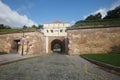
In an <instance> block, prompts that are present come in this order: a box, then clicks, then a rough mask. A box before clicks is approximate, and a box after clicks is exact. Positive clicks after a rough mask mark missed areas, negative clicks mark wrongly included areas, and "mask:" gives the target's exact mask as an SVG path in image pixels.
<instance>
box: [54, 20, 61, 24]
mask: <svg viewBox="0 0 120 80" xmlns="http://www.w3.org/2000/svg"><path fill="white" fill-rule="evenodd" d="M52 23H53V24H59V23H62V22H61V21H54V22H52Z"/></svg>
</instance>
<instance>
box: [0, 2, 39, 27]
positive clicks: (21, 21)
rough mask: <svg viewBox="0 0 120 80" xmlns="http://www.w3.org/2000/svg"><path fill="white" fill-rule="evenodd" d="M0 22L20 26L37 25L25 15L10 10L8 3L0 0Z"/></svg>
mask: <svg viewBox="0 0 120 80" xmlns="http://www.w3.org/2000/svg"><path fill="white" fill-rule="evenodd" d="M0 24H5V25H9V26H11V27H22V26H23V25H27V26H31V25H37V24H36V23H35V22H33V21H32V20H30V19H29V18H28V17H27V16H26V15H20V14H19V13H18V12H17V11H14V10H12V9H11V8H10V7H9V6H8V5H6V4H4V3H3V2H2V1H1V0H0Z"/></svg>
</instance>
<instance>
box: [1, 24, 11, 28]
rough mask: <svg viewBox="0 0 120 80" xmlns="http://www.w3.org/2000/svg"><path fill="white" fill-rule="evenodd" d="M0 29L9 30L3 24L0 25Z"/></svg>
mask: <svg viewBox="0 0 120 80" xmlns="http://www.w3.org/2000/svg"><path fill="white" fill-rule="evenodd" d="M0 29H11V27H10V26H7V25H4V24H0Z"/></svg>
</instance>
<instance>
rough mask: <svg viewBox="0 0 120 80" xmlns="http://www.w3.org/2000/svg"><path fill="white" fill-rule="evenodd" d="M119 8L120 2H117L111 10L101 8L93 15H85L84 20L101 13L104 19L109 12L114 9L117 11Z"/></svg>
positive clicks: (119, 0)
mask: <svg viewBox="0 0 120 80" xmlns="http://www.w3.org/2000/svg"><path fill="white" fill-rule="evenodd" d="M117 6H120V0H118V1H116V2H115V3H113V4H112V5H111V8H109V9H107V8H100V9H98V10H97V11H95V12H93V13H90V14H88V15H85V16H84V19H85V18H86V17H88V16H89V15H94V14H97V13H101V15H102V18H104V17H105V16H106V15H107V11H109V10H113V9H115V8H116V7H117Z"/></svg>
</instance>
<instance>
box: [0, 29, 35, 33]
mask: <svg viewBox="0 0 120 80" xmlns="http://www.w3.org/2000/svg"><path fill="white" fill-rule="evenodd" d="M35 30H36V29H34V28H26V29H0V34H6V33H20V32H23V31H24V32H31V31H35Z"/></svg>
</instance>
